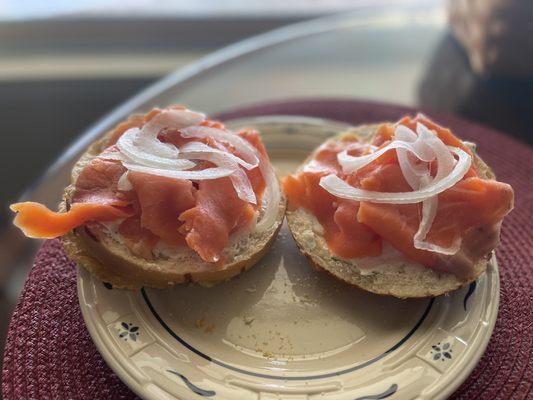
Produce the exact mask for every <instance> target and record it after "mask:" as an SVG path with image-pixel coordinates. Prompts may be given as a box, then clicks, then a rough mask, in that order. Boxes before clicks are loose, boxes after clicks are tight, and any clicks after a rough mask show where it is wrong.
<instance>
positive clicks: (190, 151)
mask: <svg viewBox="0 0 533 400" xmlns="http://www.w3.org/2000/svg"><path fill="white" fill-rule="evenodd" d="M180 157H184V158H188V159H195V160H206V161H209V162H212V163H213V164H215V165H216V166H218V167H221V168H228V169H230V170H232V171H233V173H232V174H231V175H230V177H229V178H230V179H231V183H232V184H233V187H234V188H235V192H236V193H237V196H238V197H239V198H240V199H241V200H243V201H246V202H248V203H252V204H257V199H256V197H255V193H254V189H253V188H252V185H251V184H250V180H249V179H248V176H247V175H246V174H245V173H244V171H243V170H242V169H241V168H240V167H239V164H238V161H237V159H238V160H240V159H239V158H238V157H236V156H234V155H233V154H231V153H228V152H225V151H222V150H219V149H215V148H213V147H209V146H208V145H206V144H205V143H201V142H190V143H187V144H185V145H184V146H182V147H181V149H180ZM241 161H242V160H241Z"/></svg>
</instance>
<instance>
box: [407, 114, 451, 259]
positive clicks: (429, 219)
mask: <svg viewBox="0 0 533 400" xmlns="http://www.w3.org/2000/svg"><path fill="white" fill-rule="evenodd" d="M416 131H417V133H418V136H419V137H422V138H424V139H425V142H424V143H425V144H426V145H427V146H428V147H430V148H431V149H432V150H433V152H434V153H435V156H436V159H437V173H436V175H435V177H434V178H432V177H431V175H429V171H428V173H427V175H425V176H424V177H422V179H421V180H420V187H421V188H423V187H426V186H428V185H430V184H431V182H433V181H439V180H442V179H443V178H444V177H446V176H448V175H449V174H451V172H452V171H453V167H454V164H455V159H454V158H453V156H452V154H451V153H450V151H449V150H448V148H447V147H446V145H445V144H444V143H443V142H442V140H440V139H439V138H438V136H436V135H434V134H432V133H431V131H430V130H429V129H428V128H427V127H426V126H424V125H422V124H420V123H418V124H417V127H416ZM438 204H439V199H438V197H437V196H433V197H430V198H429V199H426V200H424V201H423V202H422V219H421V220H420V225H419V227H418V231H417V232H416V234H415V236H414V238H413V244H414V247H415V248H417V249H420V250H428V251H432V252H435V253H441V254H445V255H453V254H455V253H457V252H458V251H459V249H460V247H461V238H460V237H459V238H456V240H454V243H453V244H452V245H451V246H450V247H448V248H444V247H442V246H438V245H436V244H434V243H430V242H428V241H426V236H427V234H428V233H429V231H430V229H431V226H432V225H433V221H434V220H435V217H436V216H437V209H438Z"/></svg>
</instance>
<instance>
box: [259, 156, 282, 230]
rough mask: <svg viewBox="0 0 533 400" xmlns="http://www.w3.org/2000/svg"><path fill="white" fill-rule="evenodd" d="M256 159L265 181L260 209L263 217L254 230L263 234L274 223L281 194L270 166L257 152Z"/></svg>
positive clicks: (276, 178)
mask: <svg viewBox="0 0 533 400" xmlns="http://www.w3.org/2000/svg"><path fill="white" fill-rule="evenodd" d="M257 157H258V158H259V160H260V161H259V169H260V170H261V174H262V175H263V178H264V179H265V185H266V187H265V193H264V195H263V201H262V202H261V203H262V205H261V208H262V212H263V215H262V216H261V219H260V220H259V221H258V222H257V225H256V230H257V231H258V232H263V231H265V230H267V229H269V228H270V227H272V225H274V222H276V218H277V217H278V209H279V202H280V201H281V192H280V188H279V182H278V177H277V176H276V173H275V172H274V168H273V167H272V164H270V162H269V161H268V160H265V159H264V157H263V156H262V155H261V154H260V153H259V152H258V151H257Z"/></svg>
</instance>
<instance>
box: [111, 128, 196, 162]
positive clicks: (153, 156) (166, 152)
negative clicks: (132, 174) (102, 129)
mask: <svg viewBox="0 0 533 400" xmlns="http://www.w3.org/2000/svg"><path fill="white" fill-rule="evenodd" d="M117 147H118V149H119V151H120V153H121V155H122V156H125V157H123V161H126V162H128V163H135V164H139V165H144V166H147V167H153V168H166V169H170V168H171V169H177V170H182V169H189V168H192V167H194V166H195V164H194V163H193V162H191V161H188V160H180V159H178V154H179V151H178V149H177V148H176V147H174V146H172V145H169V144H167V143H163V142H161V141H160V140H159V139H157V137H152V136H150V135H147V134H145V133H144V131H142V130H140V129H139V128H131V129H128V130H127V131H126V132H124V134H123V135H122V136H121V137H120V138H119V139H118V141H117Z"/></svg>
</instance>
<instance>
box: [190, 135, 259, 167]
mask: <svg viewBox="0 0 533 400" xmlns="http://www.w3.org/2000/svg"><path fill="white" fill-rule="evenodd" d="M190 152H194V153H217V154H224V156H225V157H227V158H229V159H231V160H233V161H234V162H235V163H237V164H239V165H242V166H243V167H244V168H246V169H248V170H250V169H254V168H256V167H257V165H258V164H255V165H253V164H250V163H247V162H246V161H244V160H243V159H242V158H240V157H237V156H236V155H234V154H232V153H230V152H228V151H225V150H221V149H216V148H213V147H210V146H208V145H206V144H205V143H202V142H189V143H186V144H184V145H183V146H181V148H180V155H179V157H180V158H182V157H183V158H196V159H200V158H197V157H189V156H187V155H184V153H190Z"/></svg>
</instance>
